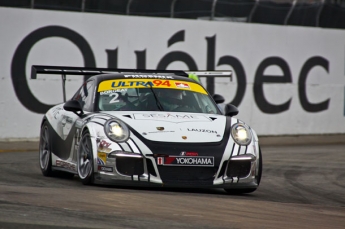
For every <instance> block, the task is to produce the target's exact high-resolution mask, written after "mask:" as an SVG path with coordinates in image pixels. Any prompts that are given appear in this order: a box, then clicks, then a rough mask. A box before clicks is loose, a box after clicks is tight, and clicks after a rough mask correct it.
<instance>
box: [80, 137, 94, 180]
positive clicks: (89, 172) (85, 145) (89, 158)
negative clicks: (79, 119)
mask: <svg viewBox="0 0 345 229" xmlns="http://www.w3.org/2000/svg"><path fill="white" fill-rule="evenodd" d="M77 160H78V162H77V166H78V176H79V178H80V179H81V181H82V183H83V184H85V185H90V184H92V183H93V182H94V174H93V173H94V171H93V150H92V144H91V137H90V134H89V133H88V132H85V133H83V136H82V138H81V140H80V143H79V149H78V154H77Z"/></svg>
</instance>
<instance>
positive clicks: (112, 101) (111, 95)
mask: <svg viewBox="0 0 345 229" xmlns="http://www.w3.org/2000/svg"><path fill="white" fill-rule="evenodd" d="M113 96H114V98H112V99H111V100H110V102H109V103H118V102H120V100H118V99H117V98H119V93H111V94H110V95H109V97H113Z"/></svg>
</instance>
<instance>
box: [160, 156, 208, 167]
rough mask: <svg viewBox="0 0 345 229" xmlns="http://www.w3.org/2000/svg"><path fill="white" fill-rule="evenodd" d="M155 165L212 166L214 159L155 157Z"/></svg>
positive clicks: (206, 157)
mask: <svg viewBox="0 0 345 229" xmlns="http://www.w3.org/2000/svg"><path fill="white" fill-rule="evenodd" d="M157 165H164V166H208V167H213V166H214V157H208V156H205V157H189V156H169V157H157Z"/></svg>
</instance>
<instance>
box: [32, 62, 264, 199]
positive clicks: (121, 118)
mask: <svg viewBox="0 0 345 229" xmlns="http://www.w3.org/2000/svg"><path fill="white" fill-rule="evenodd" d="M38 74H61V75H62V76H63V77H62V79H63V85H64V82H65V81H64V80H65V79H66V75H93V76H92V77H90V78H88V79H87V80H86V81H85V82H84V83H83V84H82V85H81V87H80V89H79V90H78V91H77V92H76V93H75V95H74V96H73V97H72V98H71V99H70V100H68V101H67V102H64V103H62V104H59V105H56V106H54V107H52V108H51V109H49V110H48V111H47V113H46V114H45V115H44V117H43V120H42V123H41V133H40V144H39V164H40V168H41V170H42V173H43V175H45V176H53V175H57V174H64V175H67V176H74V175H77V176H78V177H79V178H80V180H81V181H82V183H83V184H93V183H97V184H115V185H116V184H117V185H137V186H158V187H159V186H160V187H161V186H164V187H204V188H224V189H225V190H226V191H227V192H229V193H248V192H253V191H255V190H256V189H257V188H258V186H259V184H260V179H261V173H262V156H261V151H260V147H259V143H258V137H257V135H256V133H255V131H254V130H253V129H251V128H250V127H249V126H248V125H246V124H245V123H244V122H242V121H241V120H239V119H236V118H234V117H233V116H235V115H237V113H238V110H237V108H236V107H234V106H233V105H230V104H227V105H226V106H225V112H224V113H225V114H224V115H223V114H222V112H221V111H220V110H219V108H218V106H217V104H216V102H218V103H219V102H223V101H224V98H222V96H220V95H214V96H213V97H212V96H210V95H209V93H208V92H207V91H206V89H205V88H204V87H203V86H202V85H201V84H200V83H198V82H196V81H194V80H192V79H190V78H188V74H187V73H186V72H184V71H169V70H165V71H158V70H124V69H116V70H111V69H100V68H93V69H90V68H77V67H57V66H33V67H32V76H31V77H32V78H33V79H35V78H36V77H37V75H38ZM194 74H198V73H197V72H196V73H194ZM206 74H207V72H206ZM64 91H65V90H64ZM64 97H65V94H64Z"/></svg>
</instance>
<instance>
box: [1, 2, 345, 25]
mask: <svg viewBox="0 0 345 229" xmlns="http://www.w3.org/2000/svg"><path fill="white" fill-rule="evenodd" d="M0 6H1V7H21V8H31V9H49V10H64V11H78V12H93V13H107V14H118V15H135V16H148V17H167V18H185V19H199V20H218V21H233V22H242V23H263V24H275V25H283V26H284V25H295V26H312V27H321V28H335V29H345V0H0Z"/></svg>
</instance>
